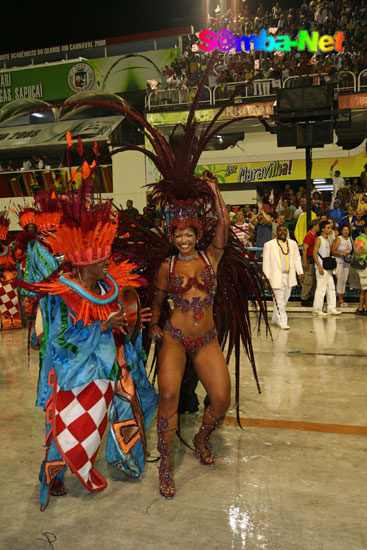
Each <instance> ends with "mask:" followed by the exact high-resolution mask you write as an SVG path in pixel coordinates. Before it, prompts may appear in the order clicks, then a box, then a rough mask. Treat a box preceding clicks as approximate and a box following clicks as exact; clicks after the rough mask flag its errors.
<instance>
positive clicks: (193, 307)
mask: <svg viewBox="0 0 367 550" xmlns="http://www.w3.org/2000/svg"><path fill="white" fill-rule="evenodd" d="M172 301H173V303H174V305H175V307H178V308H179V309H180V310H181V311H183V312H186V311H192V312H193V314H194V317H195V318H196V319H199V320H200V319H202V318H203V316H204V311H203V310H204V308H206V309H207V308H208V307H210V306H212V305H213V304H214V296H206V297H205V298H204V300H202V299H201V298H193V299H192V301H191V302H190V300H186V298H182V296H180V295H179V294H173V296H172Z"/></svg>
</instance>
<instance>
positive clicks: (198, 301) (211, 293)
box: [169, 252, 217, 320]
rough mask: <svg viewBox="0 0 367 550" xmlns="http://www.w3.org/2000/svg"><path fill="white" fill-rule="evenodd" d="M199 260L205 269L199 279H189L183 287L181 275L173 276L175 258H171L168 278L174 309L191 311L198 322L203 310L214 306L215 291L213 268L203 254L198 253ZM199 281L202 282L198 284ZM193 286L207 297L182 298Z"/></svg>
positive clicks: (215, 282) (215, 283)
mask: <svg viewBox="0 0 367 550" xmlns="http://www.w3.org/2000/svg"><path fill="white" fill-rule="evenodd" d="M200 258H201V259H202V260H203V263H204V264H205V268H204V269H203V271H202V272H201V273H200V275H199V279H196V278H195V277H190V279H189V280H188V281H187V283H186V285H185V286H184V278H183V276H182V275H176V274H175V266H176V262H177V258H174V257H173V258H171V264H170V277H169V292H170V293H171V294H172V301H173V303H174V305H175V307H178V308H179V309H180V310H181V311H183V312H187V311H192V312H193V314H194V317H195V319H197V320H200V319H202V318H203V316H204V308H205V309H207V308H209V307H211V306H212V305H213V304H214V297H215V293H216V291H217V280H216V276H215V273H214V271H213V268H212V267H211V264H210V262H209V260H208V259H207V258H206V256H205V254H204V253H203V252H200ZM200 280H201V281H202V282H200ZM193 286H195V287H196V288H197V289H199V290H206V291H207V292H208V296H206V297H205V298H204V299H202V298H200V297H198V296H196V297H194V298H192V299H191V300H187V299H186V298H183V297H182V295H183V294H186V292H188V291H189V290H190V289H191V288H192V287H193Z"/></svg>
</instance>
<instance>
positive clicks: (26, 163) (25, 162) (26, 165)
mask: <svg viewBox="0 0 367 550" xmlns="http://www.w3.org/2000/svg"><path fill="white" fill-rule="evenodd" d="M31 169H32V162H31V161H30V160H29V159H24V160H23V164H22V170H25V171H27V170H31Z"/></svg>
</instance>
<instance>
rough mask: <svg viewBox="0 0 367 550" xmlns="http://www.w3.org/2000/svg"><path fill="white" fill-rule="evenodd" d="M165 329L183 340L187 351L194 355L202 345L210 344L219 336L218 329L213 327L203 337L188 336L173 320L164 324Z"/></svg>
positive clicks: (174, 337) (176, 338)
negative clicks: (173, 323)
mask: <svg viewBox="0 0 367 550" xmlns="http://www.w3.org/2000/svg"><path fill="white" fill-rule="evenodd" d="M164 330H166V331H167V332H168V333H169V335H170V336H171V337H172V338H173V339H174V340H178V341H179V342H181V344H182V345H183V346H184V348H185V350H186V353H188V354H189V355H192V354H193V353H195V352H196V351H198V349H200V348H201V346H203V345H204V344H208V343H209V342H211V341H212V340H214V338H216V336H217V330H216V329H215V328H212V329H211V330H208V331H207V332H206V333H205V334H204V336H202V337H201V338H188V337H187V336H185V335H184V334H183V332H182V330H181V329H179V328H177V327H174V326H173V325H172V323H171V321H167V322H166V324H165V325H164Z"/></svg>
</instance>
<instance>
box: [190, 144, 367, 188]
mask: <svg viewBox="0 0 367 550" xmlns="http://www.w3.org/2000/svg"><path fill="white" fill-rule="evenodd" d="M334 161H335V157H334V158H321V159H318V158H314V160H313V164H312V174H311V177H312V179H324V178H329V177H330V167H331V165H332V164H333V163H334ZM366 163H367V158H366V154H365V153H364V152H362V153H359V154H358V155H355V156H353V157H341V158H339V163H338V165H337V166H336V167H335V170H339V171H340V174H341V175H342V176H343V177H344V178H355V177H358V176H359V175H360V173H361V172H362V170H363V167H364V165H365V164H366ZM204 170H210V171H211V172H214V173H215V174H216V176H217V178H218V182H219V183H221V184H225V183H232V184H233V183H245V184H246V183H261V182H272V181H292V180H305V179H306V163H305V160H301V159H296V160H292V159H287V158H285V159H284V160H275V161H269V162H241V163H236V164H235V163H228V164H207V165H200V166H198V167H197V172H198V173H199V174H201V173H202V172H203V171H204Z"/></svg>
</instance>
